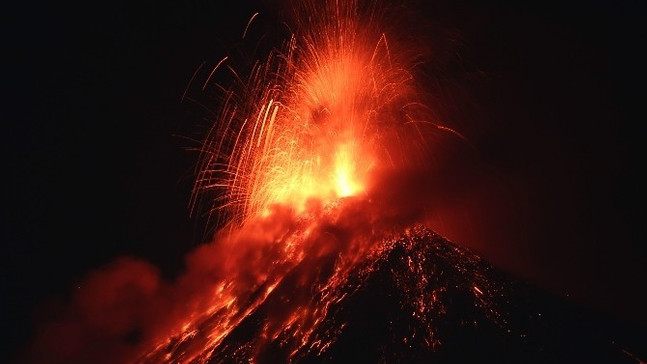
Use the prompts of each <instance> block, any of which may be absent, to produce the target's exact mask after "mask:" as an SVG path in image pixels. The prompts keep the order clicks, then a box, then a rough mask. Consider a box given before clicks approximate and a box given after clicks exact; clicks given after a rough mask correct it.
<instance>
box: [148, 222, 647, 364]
mask: <svg viewBox="0 0 647 364" xmlns="http://www.w3.org/2000/svg"><path fill="white" fill-rule="evenodd" d="M338 259H339V256H338V255H337V254H334V253H332V254H324V255H320V256H319V257H318V258H317V259H304V260H302V261H301V262H300V263H299V264H297V265H296V266H294V267H293V268H292V269H291V270H290V271H289V272H288V273H287V274H286V275H285V276H284V277H283V278H282V279H281V280H280V282H279V283H278V284H277V285H276V286H275V288H274V289H272V290H271V293H270V294H268V295H266V296H265V297H264V298H263V299H261V298H259V297H263V296H264V295H263V292H266V291H267V290H268V285H267V284H264V285H261V286H260V287H259V288H258V289H257V290H256V292H254V293H253V294H252V295H250V297H249V299H248V307H250V309H249V310H247V311H246V312H247V313H248V315H246V316H245V317H244V318H242V319H241V320H240V322H239V323H238V324H237V325H236V326H235V327H234V328H233V329H232V330H230V331H229V332H228V334H227V335H226V336H225V337H224V338H222V339H221V340H220V341H219V343H218V344H217V345H216V346H215V347H209V346H208V345H205V343H207V342H209V336H210V335H211V332H212V329H213V327H214V326H215V325H216V323H217V322H218V315H219V314H220V313H219V312H216V313H214V314H213V315H212V316H210V317H207V318H205V319H204V320H203V321H202V322H201V323H200V324H199V325H197V328H196V329H195V330H193V331H192V332H190V333H189V334H185V335H182V336H178V337H174V338H172V339H170V340H169V341H168V344H167V345H165V346H163V347H159V348H157V349H156V350H155V351H153V352H151V353H148V354H147V355H145V356H144V357H142V358H140V360H139V361H140V362H151V363H152V362H160V361H165V362H184V361H186V360H187V357H186V354H187V353H188V352H195V351H196V350H198V348H207V349H205V350H204V351H202V352H201V353H200V354H199V355H197V356H194V357H193V358H192V359H191V360H190V361H191V362H204V363H240V362H248V361H254V362H261V363H271V362H296V363H320V362H332V363H346V362H374V363H375V362H388V363H392V362H403V363H419V362H434V363H454V362H468V361H477V360H478V361H483V360H485V361H487V362H499V363H512V362H515V363H517V362H525V363H543V362H607V363H611V362H613V363H634V362H637V361H638V362H639V360H638V359H636V357H635V356H634V355H633V354H631V353H629V352H628V351H626V350H625V349H623V348H622V347H620V346H618V345H617V344H615V343H614V342H613V341H612V339H611V338H609V337H607V336H604V335H603V334H601V333H600V332H599V331H596V330H595V328H593V326H592V325H591V324H590V322H589V323H587V324H585V323H584V321H583V318H584V316H583V313H582V312H579V311H578V310H577V309H576V308H573V307H572V306H570V305H569V304H567V303H565V302H563V301H561V300H560V299H558V298H555V297H552V296H548V295H546V294H544V293H542V292H541V291H539V290H537V289H535V288H533V287H531V286H529V285H528V284H525V283H524V282H521V281H519V280H517V279H515V278H513V277H512V276H510V275H509V274H507V273H505V272H502V271H500V270H498V269H496V268H495V267H494V266H492V265H491V264H489V263H487V262H486V261H484V260H483V259H481V258H480V257H479V256H477V255H476V254H474V253H472V252H470V251H469V250H467V249H465V248H462V247H459V246H457V245H455V244H453V243H452V242H450V241H448V240H447V239H445V238H443V237H441V236H439V235H438V234H436V233H434V232H433V231H432V230H430V229H428V228H426V227H423V226H421V225H417V226H414V227H411V228H409V229H405V231H404V232H402V233H399V234H396V235H394V236H393V237H391V238H388V239H385V240H384V241H382V244H377V245H376V247H375V249H374V250H373V251H372V252H371V253H370V254H368V255H367V257H366V258H365V259H364V260H362V261H361V262H358V263H357V264H356V265H354V266H353V267H352V269H350V270H348V271H346V272H341V271H340V270H339V269H338V268H335V267H336V266H337V265H336V263H335V261H336V260H338ZM259 299H260V300H261V301H262V302H260V303H259V304H255V303H257V302H258V301H259ZM309 307H317V308H316V309H314V310H313V311H312V314H311V315H304V314H303V312H304V310H307V309H308V308H309ZM242 311H245V309H243V310H242ZM304 317H306V318H305V319H304ZM277 318H278V319H277Z"/></svg>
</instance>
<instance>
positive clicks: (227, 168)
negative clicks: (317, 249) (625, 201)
mask: <svg viewBox="0 0 647 364" xmlns="http://www.w3.org/2000/svg"><path fill="white" fill-rule="evenodd" d="M301 6H302V9H297V10H296V13H297V16H298V18H299V19H304V21H303V22H298V23H297V25H296V29H297V30H296V31H295V32H294V34H293V35H292V36H291V39H290V40H289V41H288V42H286V44H285V45H284V47H283V48H282V50H281V51H276V52H273V53H272V54H271V55H270V56H269V57H268V59H267V61H266V62H265V63H256V64H255V66H254V67H253V69H252V70H251V72H250V76H249V78H248V79H247V80H245V81H240V82H239V84H237V85H236V86H235V87H234V88H233V89H232V90H231V91H230V92H229V93H227V97H226V99H225V102H224V104H223V108H222V109H221V112H220V118H219V120H217V122H216V123H214V125H213V128H212V130H211V132H210V133H209V135H208V137H207V139H206V140H205V143H204V147H203V157H202V160H201V163H200V170H199V174H198V178H197V182H196V185H195V196H198V195H200V194H202V195H206V196H212V197H209V198H212V202H213V209H212V211H216V210H221V209H222V208H228V209H229V211H230V215H231V216H232V217H233V219H234V220H235V221H236V222H238V223H244V221H246V220H248V219H249V218H253V217H255V216H264V215H265V216H266V215H267V213H268V211H269V210H270V207H271V206H272V205H275V204H280V205H283V206H290V207H291V208H293V209H294V210H295V211H297V212H302V211H304V209H305V208H306V206H307V203H308V201H309V200H311V199H316V200H319V201H322V202H323V203H324V204H325V203H329V202H331V201H334V200H335V199H337V198H340V197H348V196H353V195H357V194H358V193H361V192H363V191H365V189H366V185H367V182H368V179H369V178H370V175H371V172H373V171H374V169H375V168H376V167H380V165H388V164H389V163H393V158H394V156H393V150H389V149H393V148H392V146H389V145H388V144H394V142H395V143H398V142H402V140H398V136H397V135H396V134H398V133H401V132H402V130H397V129H398V128H407V127H411V126H412V125H411V124H415V123H412V121H414V120H416V119H417V118H416V113H417V112H418V109H419V108H420V106H419V103H416V102H414V101H416V100H414V99H413V98H412V95H413V94H415V92H414V89H415V88H414V85H413V84H412V83H413V82H412V76H411V74H410V69H411V67H412V64H411V59H407V57H404V56H406V54H404V55H394V54H393V53H392V49H391V48H389V47H390V44H389V43H388V41H387V39H388V37H387V35H386V33H384V30H383V29H381V28H379V26H382V25H381V24H380V23H381V21H382V19H381V18H380V16H379V14H378V12H377V10H376V9H372V10H373V11H370V12H367V13H368V14H364V13H363V12H362V13H361V12H359V10H358V5H357V4H356V3H355V2H354V1H341V2H340V1H327V2H324V4H323V5H314V4H306V5H301ZM313 14H316V16H315V17H313ZM306 21H307V22H306ZM382 28H383V26H382ZM238 79H239V80H241V79H240V78H238ZM237 93H241V94H244V95H242V96H240V95H237ZM405 143H407V144H410V143H411V141H408V142H406V141H405Z"/></svg>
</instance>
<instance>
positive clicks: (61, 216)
mask: <svg viewBox="0 0 647 364" xmlns="http://www.w3.org/2000/svg"><path fill="white" fill-rule="evenodd" d="M221 3H222V1H204V0H194V1H184V2H181V4H180V3H179V2H178V3H174V4H162V3H161V2H158V1H127V2H120V1H115V2H110V3H105V4H102V5H98V4H97V3H93V4H90V3H88V2H83V3H56V2H44V1H42V2H40V1H36V2H31V3H24V4H20V5H18V4H13V5H12V6H10V7H9V8H8V9H7V8H6V7H7V5H3V7H5V9H3V10H2V11H1V13H2V22H1V26H2V28H3V29H2V31H1V33H0V34H1V37H2V44H3V46H2V49H3V51H2V54H3V57H2V60H3V62H4V65H3V67H2V68H1V72H2V75H3V76H2V80H3V82H2V87H3V89H4V90H3V93H2V94H3V97H2V101H1V102H2V104H3V105H2V108H1V109H0V110H1V111H0V115H2V122H3V124H2V125H3V128H4V132H3V133H2V136H3V167H4V173H3V178H2V183H3V202H2V206H3V218H2V250H1V252H2V253H1V257H2V264H1V280H2V283H1V285H2V291H1V292H2V300H1V303H0V305H1V306H2V308H1V310H0V312H1V313H0V314H1V315H2V316H0V322H2V323H3V329H4V330H2V331H3V336H4V337H5V338H3V340H2V346H4V349H6V350H7V352H8V353H14V352H15V351H16V349H17V348H18V347H19V346H21V345H24V344H25V342H26V341H27V340H28V339H29V337H30V336H31V335H32V327H33V325H34V322H38V320H40V319H41V318H42V317H47V316H48V314H49V312H50V311H51V310H52V307H57V306H60V305H61V304H62V302H64V300H65V296H66V294H68V293H69V292H71V291H72V290H73V289H74V287H75V285H76V284H77V283H78V282H80V281H81V280H82V279H83V277H84V275H85V274H87V273H88V272H90V271H92V270H93V269H96V268H98V267H100V266H102V265H104V264H106V263H108V262H110V261H112V260H114V259H115V258H116V257H118V256H123V255H129V256H135V257H139V258H142V259H145V260H147V261H150V262H152V263H153V264H155V265H156V266H157V267H158V268H159V269H160V271H161V272H162V274H163V275H164V276H165V277H168V278H172V277H173V276H175V275H177V274H178V273H179V272H180V271H181V269H182V265H183V256H184V254H186V252H188V251H190V250H191V249H192V248H194V247H195V246H196V245H197V244H199V243H200V242H202V241H204V240H205V232H204V231H205V227H204V226H203V225H204V224H203V221H201V220H200V219H195V218H190V217H189V211H188V207H187V206H188V201H189V198H190V193H191V192H190V191H191V186H192V178H193V168H194V165H195V163H196V160H197V157H198V155H197V154H196V153H195V152H192V151H190V149H191V148H194V147H196V146H198V144H196V143H195V142H192V141H191V139H192V138H199V137H200V135H202V134H203V133H204V128H205V127H206V126H208V120H207V119H206V118H207V117H208V112H206V111H205V109H204V108H203V107H202V106H201V105H199V104H198V102H193V101H190V100H186V99H185V101H184V102H181V101H180V99H181V97H182V95H183V93H184V91H185V88H186V86H187V83H188V81H189V79H190V78H191V76H192V74H193V72H194V71H195V70H196V68H197V67H198V66H199V65H200V64H201V63H202V62H203V61H206V65H207V66H208V67H213V65H215V63H217V62H218V61H219V60H220V59H221V58H222V57H223V56H225V55H228V54H230V53H232V52H236V51H237V50H241V49H242V48H245V47H248V48H251V49H253V44H252V47H250V44H249V42H248V43H247V44H241V43H242V42H241V40H240V35H241V34H242V30H243V29H244V27H245V25H246V24H247V20H248V19H249V18H250V16H251V15H252V14H253V13H255V12H257V11H258V12H260V14H261V16H259V18H258V19H257V20H258V22H257V23H256V24H255V26H256V28H255V30H254V31H253V32H252V33H251V34H250V36H251V37H252V39H254V38H253V37H256V38H255V39H260V38H261V37H262V36H263V35H266V37H265V39H264V40H263V42H265V43H262V42H261V43H262V44H274V45H279V44H280V40H276V41H274V40H273V39H272V37H276V34H277V33H280V32H276V31H275V30H276V29H275V28H276V27H277V25H276V24H277V21H276V19H277V18H278V17H279V16H280V13H281V12H280V11H279V10H277V7H276V4H275V3H276V2H274V1H272V2H253V1H244V2H239V3H240V5H237V7H236V8H233V7H232V6H231V5H221ZM420 3H425V2H424V1H420ZM519 3H520V2H515V1H488V2H481V1H468V0H464V1H459V2H450V1H447V2H443V1H437V2H433V4H425V5H424V6H421V5H420V4H416V3H412V4H409V5H408V6H409V7H413V8H417V9H419V11H418V13H419V14H420V18H421V19H422V20H419V21H421V27H420V28H421V32H424V33H428V34H426V35H427V36H428V39H429V41H430V42H437V48H436V49H437V52H436V53H432V55H433V57H436V58H434V59H433V60H432V61H430V62H429V64H428V65H425V66H424V67H423V68H422V70H423V73H425V74H426V75H427V76H428V79H429V81H428V82H429V85H430V86H429V92H430V93H431V94H432V95H436V97H435V98H434V100H435V101H434V102H432V105H431V106H432V107H433V108H434V109H435V110H436V111H437V114H438V115H439V116H440V118H441V119H442V120H444V121H445V122H446V123H447V125H450V126H452V127H454V128H455V129H457V130H459V131H461V132H462V133H463V134H464V135H465V136H466V137H467V139H469V141H470V143H471V144H472V146H473V148H472V147H470V148H472V149H469V148H467V149H468V150H469V151H467V152H466V151H465V150H463V151H462V153H467V154H470V157H469V158H468V159H470V158H471V160H472V162H471V163H473V165H478V170H479V172H478V173H477V174H476V175H478V176H484V175H485V176H486V177H484V179H486V180H487V181H488V182H487V183H485V184H486V185H488V186H489V185H492V184H494V185H496V186H497V187H496V188H492V187H491V186H490V187H488V188H484V189H482V190H479V191H481V192H466V193H463V194H461V193H457V192H455V191H454V192H453V193H450V194H449V196H450V197H448V198H446V201H445V203H446V204H451V205H453V206H457V207H455V208H454V209H453V212H452V214H453V215H452V216H454V217H455V216H456V215H457V214H458V215H460V214H461V213H462V214H463V215H464V216H466V217H465V219H464V220H456V219H454V223H453V224H452V227H445V231H442V230H443V228H442V226H441V227H440V228H439V230H441V231H440V233H441V234H443V233H444V234H445V235H447V236H448V237H449V238H451V239H453V240H454V241H455V242H456V243H458V244H461V245H464V246H467V247H469V248H472V249H473V250H475V251H476V252H478V253H480V254H481V255H482V256H484V257H485V258H486V259H488V260H490V261H492V262H493V263H495V264H496V265H498V266H500V267H502V268H503V269H506V270H508V271H511V272H513V273H514V274H516V275H518V276H520V277H523V278H524V279H526V280H528V281H530V282H531V283H532V284H536V285H538V286H539V287H542V288H544V289H546V290H548V291H549V292H552V293H555V294H558V295H561V296H565V297H567V299H568V300H572V301H573V302H575V303H577V304H580V305H582V306H583V307H586V308H587V309H591V310H593V311H594V312H598V313H599V314H600V315H602V316H603V317H607V318H609V319H611V320H618V321H620V322H625V323H628V324H630V325H634V326H636V327H637V326H639V325H645V324H647V313H646V312H645V310H644V309H643V306H644V302H645V301H644V298H643V296H644V288H645V287H647V268H646V267H647V248H646V247H645V223H644V221H643V217H644V208H645V204H644V181H643V178H642V177H639V175H640V174H641V173H642V171H641V169H642V168H643V167H644V165H645V162H644V160H643V159H642V157H641V154H643V153H644V152H645V150H644V140H643V139H644V133H643V126H642V125H641V124H642V123H643V122H644V121H645V120H646V118H645V112H644V107H642V105H641V103H642V102H643V100H641V99H639V96H642V95H643V93H644V91H643V87H644V84H642V83H641V81H640V79H641V78H642V77H641V76H642V75H643V73H644V62H643V60H642V59H641V58H640V56H639V54H640V53H641V49H640V48H641V47H643V46H644V43H645V38H644V35H643V33H644V32H643V29H642V24H641V22H644V19H645V15H647V14H646V13H645V11H644V5H643V4H642V3H641V2H640V1H625V0H622V1H574V0H568V1H563V2H551V1H548V2H547V1H529V2H521V3H523V4H519ZM273 41H274V43H272V42H273ZM430 47H431V48H432V49H434V47H436V45H435V44H431V46H430ZM261 49H262V47H261ZM259 56H262V54H259ZM189 96H191V97H193V98H195V99H198V101H200V103H202V104H204V106H206V109H212V110H215V109H217V105H218V100H217V98H216V97H211V95H209V94H200V93H198V92H197V90H195V89H192V92H190V93H189ZM448 158H451V157H448ZM474 161H476V162H474ZM473 165H470V166H472V167H470V166H467V167H464V168H465V169H470V168H473ZM449 169H451V168H449ZM458 169H459V170H461V171H462V169H461V168H458ZM457 173H458V175H459V176H463V172H457ZM474 175H475V174H471V173H467V174H465V175H464V176H465V177H466V178H468V179H469V178H472V177H473V176H474ZM474 184H475V185H478V183H476V182H474ZM465 185H466V186H470V185H471V183H470V181H468V182H467V183H466V184H465ZM482 191H485V192H482ZM491 191H498V192H497V193H495V194H494V195H492V194H490V193H489V192H491ZM461 196H462V197H461ZM462 209H463V210H464V211H463V210H462ZM438 211H439V213H442V212H443V211H445V210H444V209H442V208H440V209H439V210H438ZM456 211H459V212H456ZM461 211H463V212H461ZM480 217H482V219H481V218H480ZM448 219H451V217H448ZM456 221H458V222H456ZM463 222H464V224H465V227H464V228H457V227H456V226H460V225H461V223H463ZM566 295H568V296H566Z"/></svg>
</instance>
